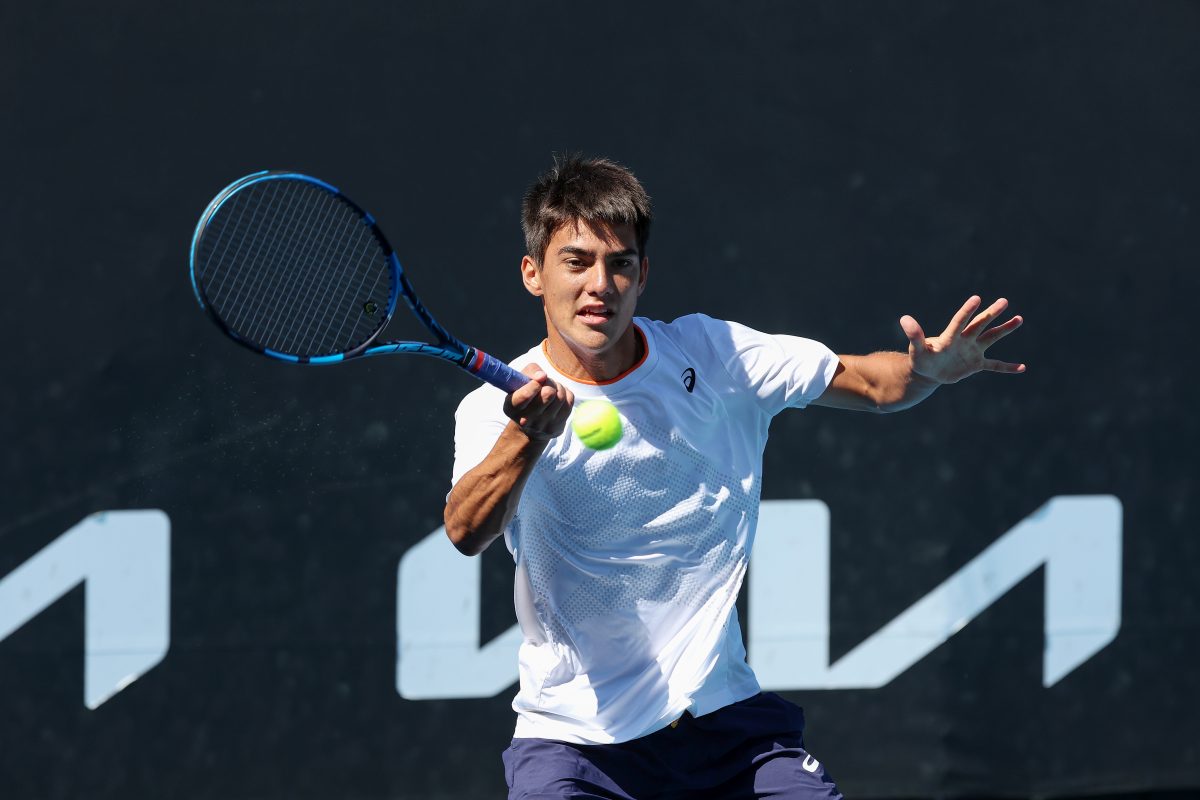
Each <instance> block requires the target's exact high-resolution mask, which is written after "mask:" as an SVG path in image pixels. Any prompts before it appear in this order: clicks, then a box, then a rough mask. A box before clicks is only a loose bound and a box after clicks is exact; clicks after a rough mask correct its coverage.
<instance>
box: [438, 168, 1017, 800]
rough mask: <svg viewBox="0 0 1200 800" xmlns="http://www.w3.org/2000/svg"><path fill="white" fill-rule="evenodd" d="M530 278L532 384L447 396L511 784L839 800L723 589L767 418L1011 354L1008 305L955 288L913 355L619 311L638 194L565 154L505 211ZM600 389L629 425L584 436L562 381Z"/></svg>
mask: <svg viewBox="0 0 1200 800" xmlns="http://www.w3.org/2000/svg"><path fill="white" fill-rule="evenodd" d="M522 222H523V226H524V229H525V238H526V245H527V248H528V253H529V254H528V255H526V256H525V258H524V259H523V260H522V262H521V277H522V280H523V281H524V283H525V288H526V289H528V290H529V292H530V294H532V295H534V296H535V297H540V298H542V306H543V309H544V312H545V316H546V339H545V341H543V342H542V343H541V344H540V345H538V346H537V347H534V348H533V349H532V350H530V351H529V352H528V353H526V354H525V355H523V356H521V357H520V358H518V359H517V360H516V361H514V362H513V364H514V366H515V367H517V368H518V369H521V370H522V371H523V372H524V373H525V374H526V375H528V376H529V379H530V380H529V383H528V384H526V385H525V386H524V387H522V388H521V389H518V390H517V391H515V392H513V393H512V394H510V395H508V396H504V394H503V393H502V392H501V391H500V390H498V389H495V388H492V387H490V386H483V387H480V388H479V389H477V390H475V391H473V392H471V393H470V394H469V395H467V397H466V398H464V400H463V401H462V403H461V405H460V406H459V408H458V413H457V415H456V420H457V425H456V430H455V462H454V475H453V490H452V491H451V493H450V496H449V498H448V500H447V503H446V513H445V519H446V532H447V534H448V535H449V537H450V539H451V541H452V542H453V543H454V545H455V546H456V547H457V548H458V549H459V550H460V551H462V552H463V553H465V554H468V555H476V554H478V553H481V552H483V550H484V549H485V548H486V547H487V546H488V545H489V544H491V543H492V541H494V540H495V539H496V538H498V537H499V536H501V535H502V534H503V535H504V536H505V538H506V542H507V544H508V548H509V550H510V551H511V552H512V554H513V557H514V559H515V561H516V581H515V590H514V593H515V602H516V610H517V618H518V621H519V622H520V625H521V629H522V631H523V633H524V643H523V644H522V645H521V650H520V657H519V660H520V675H521V686H520V691H519V692H518V694H517V696H516V698H515V699H514V701H513V708H514V710H515V711H516V712H517V727H516V733H515V736H514V738H513V741H512V745H511V747H509V749H508V750H507V751H506V752H505V754H504V762H505V766H506V778H507V780H508V784H509V797H510V798H512V799H513V800H519V799H520V798H609V799H611V798H620V799H621V800H648V799H649V798H697V797H712V798H743V797H744V798H752V797H776V798H801V797H802V798H817V797H823V798H833V797H840V794H839V793H838V791H837V788H836V787H835V785H834V783H833V781H832V779H830V778H829V776H828V775H827V774H826V772H825V770H824V767H823V766H822V765H821V764H820V763H819V762H818V761H817V760H816V759H815V758H813V757H812V756H810V755H809V754H808V753H807V752H805V750H804V744H803V729H804V718H803V712H802V711H801V710H800V709H799V708H798V707H796V706H794V705H791V704H790V703H787V702H786V701H784V700H782V699H781V698H779V697H778V696H776V695H773V694H763V693H761V692H760V690H759V687H758V683H757V681H756V680H755V678H754V674H753V672H752V671H751V670H750V668H749V666H748V665H747V663H746V654H745V650H744V649H743V647H742V636H741V630H740V627H739V625H738V618H737V612H736V609H735V607H734V600H735V599H736V597H737V593H738V590H739V589H740V587H741V584H742V578H743V576H744V575H745V571H746V564H747V560H748V558H749V555H750V546H751V543H752V541H753V538H754V528H755V524H756V521H757V516H758V505H759V490H760V486H761V479H760V473H761V468H762V453H763V448H764V446H765V445H766V440H767V427H768V425H769V423H770V420H771V418H772V417H773V416H774V415H775V414H777V413H779V412H780V411H782V410H783V409H784V408H789V407H790V408H803V407H804V406H806V405H808V404H809V403H815V404H817V405H824V406H832V407H835V408H848V409H863V410H870V411H895V410H899V409H903V408H907V407H909V406H912V405H914V404H916V403H918V402H920V401H921V400H924V399H925V398H926V397H928V396H929V395H930V394H931V393H932V392H933V391H934V390H935V389H936V388H937V387H938V386H940V385H941V384H943V383H954V382H956V381H959V380H961V379H963V378H965V377H967V376H969V375H972V374H974V373H975V372H979V371H982V370H991V371H996V372H1008V373H1016V372H1023V371H1024V365H1018V364H1009V363H1004V362H999V361H993V360H990V359H987V358H985V356H984V351H985V350H986V349H987V347H988V346H989V345H991V344H993V343H994V342H996V341H997V340H999V339H1000V338H1002V337H1004V336H1005V335H1007V334H1008V333H1010V332H1011V331H1013V330H1015V329H1016V328H1017V327H1018V326H1019V325H1020V324H1021V318H1020V317H1013V318H1012V319H1010V320H1008V321H1007V322H1005V323H1004V324H1002V325H998V326H996V327H993V328H990V329H988V327H987V326H988V325H989V324H990V323H991V322H992V321H993V320H994V319H996V317H997V316H998V315H999V314H1000V313H1001V312H1003V311H1004V309H1005V307H1006V305H1007V304H1006V302H1005V301H1004V300H997V301H996V302H995V303H993V304H992V305H991V306H990V307H988V308H987V309H986V310H984V311H982V312H979V313H977V312H978V309H979V307H980V300H979V298H978V297H972V298H971V299H970V300H968V301H967V302H966V303H965V304H964V305H963V307H962V308H961V309H959V311H958V313H957V314H955V315H954V318H953V319H952V320H951V322H950V325H949V327H947V328H946V330H945V331H944V332H943V333H942V334H941V335H940V336H937V337H933V338H929V339H926V338H925V335H924V333H923V332H922V330H921V327H920V326H919V325H918V324H917V322H916V320H914V319H913V318H912V317H909V316H905V317H903V318H901V320H900V325H901V327H902V328H903V329H904V333H905V334H906V335H907V337H908V339H909V349H908V353H907V354H904V353H875V354H873V355H869V356H846V355H842V356H838V355H834V354H833V352H831V351H830V350H829V349H828V348H826V347H825V346H824V345H821V344H819V343H817V342H814V341H811V340H808V339H801V338H797V337H793V336H770V335H766V334H762V333H759V332H757V331H754V330H751V329H750V328H747V327H745V326H742V325H738V324H736V323H731V322H720V321H717V320H714V319H711V318H709V317H706V316H703V315H692V316H686V317H682V318H680V319H677V320H675V321H674V322H671V323H663V322H657V321H652V320H648V319H644V318H635V317H634V311H635V309H636V307H637V300H638V297H639V295H641V293H642V291H643V290H644V289H645V288H646V280H647V276H648V275H649V270H650V261H649V259H648V258H647V256H646V240H647V237H648V235H649V229H650V201H649V198H648V197H647V195H646V193H645V191H644V190H643V188H642V186H641V185H640V184H639V183H638V181H637V179H636V178H634V176H633V175H632V174H631V173H630V172H629V171H628V170H626V169H624V168H623V167H620V166H618V165H616V164H613V163H611V162H609V161H604V160H581V159H577V158H572V159H568V160H565V161H562V162H561V163H559V164H557V165H556V167H555V168H554V169H552V170H551V171H550V172H548V173H547V174H546V175H544V176H542V177H541V178H540V179H539V180H538V181H537V183H536V184H534V186H533V187H532V188H531V189H530V190H529V192H528V194H527V195H526V197H525V202H524V207H523V211H522ZM577 398H578V399H581V400H582V399H592V398H605V399H607V400H609V401H611V402H612V403H613V404H615V406H616V408H617V409H618V411H619V412H620V415H621V418H622V422H623V427H624V435H623V437H622V438H621V440H620V441H619V442H618V443H617V444H616V445H615V446H614V447H613V448H611V449H608V450H604V451H593V450H589V449H588V448H586V447H585V446H584V445H583V444H582V443H581V442H580V441H579V440H578V437H576V436H575V435H574V433H573V432H572V430H571V429H570V427H569V426H568V425H567V421H568V418H569V416H570V413H571V407H572V404H573V403H574V402H575V400H576V399H577Z"/></svg>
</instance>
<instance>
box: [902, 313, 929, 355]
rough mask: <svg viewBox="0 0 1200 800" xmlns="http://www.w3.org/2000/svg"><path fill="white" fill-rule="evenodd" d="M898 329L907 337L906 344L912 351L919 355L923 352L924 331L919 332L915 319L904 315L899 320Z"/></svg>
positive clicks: (919, 327) (919, 328)
mask: <svg viewBox="0 0 1200 800" xmlns="http://www.w3.org/2000/svg"><path fill="white" fill-rule="evenodd" d="M900 329H901V330H903V331H904V335H905V336H907V337H908V344H909V346H910V347H911V348H912V349H913V350H914V351H916V352H918V353H919V352H923V351H924V350H925V331H923V330H921V326H920V325H919V324H918V323H917V321H916V320H915V319H913V318H912V317H911V316H909V315H908V314H905V315H904V316H903V317H901V318H900Z"/></svg>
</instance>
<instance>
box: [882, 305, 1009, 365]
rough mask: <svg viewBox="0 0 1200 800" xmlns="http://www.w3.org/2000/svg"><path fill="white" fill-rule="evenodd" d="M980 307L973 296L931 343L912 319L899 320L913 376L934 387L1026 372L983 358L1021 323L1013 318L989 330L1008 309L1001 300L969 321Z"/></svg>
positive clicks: (903, 318)
mask: <svg viewBox="0 0 1200 800" xmlns="http://www.w3.org/2000/svg"><path fill="white" fill-rule="evenodd" d="M982 303H983V301H982V300H981V299H980V298H979V296H977V295H976V296H972V297H971V298H970V299H968V300H967V302H965V303H963V307H962V308H960V309H959V310H958V313H957V314H955V315H954V318H953V319H952V320H950V324H949V325H947V326H946V330H944V331H942V333H941V335H939V336H935V337H933V338H931V339H926V338H925V332H924V331H922V330H921V326H920V325H919V324H918V323H917V321H916V320H915V319H913V318H912V317H911V316H909V315H907V314H905V315H904V316H903V317H901V318H900V327H901V328H902V329H904V335H905V336H907V337H908V356H909V358H910V359H912V370H913V372H914V373H915V374H917V375H922V376H924V377H926V378H929V379H930V380H932V381H936V382H937V383H958V382H959V381H961V380H962V379H963V378H966V377H969V376H971V375H974V374H975V373H976V372H985V371H986V372H1007V373H1010V374H1016V373H1020V372H1024V371H1025V365H1024V364H1013V363H1010V362H1008V361H997V360H996V359H992V358H985V357H984V354H985V353H986V351H987V349H988V348H989V347H991V346H992V345H993V344H995V343H996V342H998V341H1000V340H1001V339H1003V338H1004V337H1005V336H1007V335H1008V334H1010V333H1012V332H1013V331H1015V330H1016V329H1017V328H1019V327H1021V323H1022V322H1023V321H1024V320H1022V319H1021V317H1019V316H1015V317H1013V318H1012V319H1010V320H1008V321H1007V322H1005V323H1004V324H1002V325H997V326H996V327H994V328H988V327H987V326H988V325H989V324H990V323H991V322H992V321H993V320H995V319H996V318H997V317H998V316H999V315H1000V314H1001V313H1003V311H1004V309H1006V308H1008V301H1007V300H1005V299H1004V298H1003V297H1002V298H1000V299H999V300H997V301H996V302H994V303H992V304H991V305H990V306H988V307H987V309H985V310H984V311H981V312H980V313H979V314H977V315H976V316H975V317H974V318H973V319H972V318H971V315H972V314H975V312H976V311H978V310H979V307H980V305H982ZM968 319H970V322H968V321H967V320H968Z"/></svg>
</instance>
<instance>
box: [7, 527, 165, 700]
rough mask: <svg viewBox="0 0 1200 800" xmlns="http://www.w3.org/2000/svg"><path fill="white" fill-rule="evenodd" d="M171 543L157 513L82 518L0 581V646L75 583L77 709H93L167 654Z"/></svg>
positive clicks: (72, 587) (151, 667) (73, 586)
mask: <svg viewBox="0 0 1200 800" xmlns="http://www.w3.org/2000/svg"><path fill="white" fill-rule="evenodd" d="M170 542H171V523H170V520H168V519H167V515H166V514H164V513H163V512H162V511H158V510H149V511H108V512H103V511H102V512H99V513H96V514H91V515H89V516H87V517H85V518H84V519H83V521H82V522H80V523H79V524H77V525H75V526H74V527H73V528H71V529H70V530H68V531H67V532H66V533H64V534H63V535H61V536H59V537H58V538H57V539H55V540H54V541H53V542H51V543H50V544H48V545H46V546H45V547H44V548H42V550H41V551H40V552H38V553H37V554H36V555H34V556H33V557H32V558H30V559H29V560H28V561H26V562H25V563H24V564H22V565H21V566H19V567H17V568H16V569H15V570H13V571H12V572H10V573H9V574H8V575H6V576H4V578H3V579H0V641H3V640H4V639H7V638H8V636H9V635H10V634H12V633H13V631H15V630H17V629H18V628H20V627H21V626H22V625H24V624H25V623H26V622H28V621H29V620H31V619H33V618H34V617H36V616H37V615H38V614H40V613H41V612H42V611H44V610H45V609H46V608H47V607H49V606H50V605H52V604H53V603H54V602H55V601H57V600H58V599H59V598H60V597H62V596H63V595H65V594H66V593H67V592H70V591H71V590H72V589H74V588H75V587H76V586H78V585H79V584H81V583H82V584H83V585H84V623H83V626H84V633H83V646H84V650H83V702H84V704H86V705H87V707H88V708H91V709H95V708H97V707H99V706H100V705H101V704H102V703H103V702H105V701H106V700H108V699H109V698H111V697H112V696H113V695H115V694H116V693H117V692H120V691H121V690H122V689H124V688H125V687H126V686H128V685H129V684H131V683H133V682H134V681H135V680H137V679H138V678H140V677H141V676H142V675H144V674H145V673H146V672H148V671H149V670H151V669H153V668H154V666H155V665H156V664H158V663H159V662H160V661H162V659H163V656H165V655H166V653H167V647H168V645H169V643H170V609H171V598H170V580H171V577H170V573H171V568H170Z"/></svg>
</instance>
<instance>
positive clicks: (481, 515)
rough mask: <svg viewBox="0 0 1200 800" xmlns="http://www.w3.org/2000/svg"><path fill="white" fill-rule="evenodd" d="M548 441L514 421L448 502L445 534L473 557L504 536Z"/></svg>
mask: <svg viewBox="0 0 1200 800" xmlns="http://www.w3.org/2000/svg"><path fill="white" fill-rule="evenodd" d="M546 441H547V440H546V439H531V438H530V437H529V436H528V435H526V434H525V433H524V432H523V431H522V430H521V429H520V428H519V427H517V425H516V424H515V423H511V422H510V423H509V424H508V426H506V427H505V429H504V431H503V433H501V434H500V438H499V439H498V440H497V441H496V444H495V446H494V447H493V448H492V450H491V452H490V453H489V454H488V456H487V458H485V459H484V460H483V462H482V463H480V464H479V465H478V466H476V467H475V468H474V469H472V470H471V471H470V472H468V473H467V474H466V475H464V476H463V477H462V478H461V479H459V481H458V483H457V484H455V486H454V489H453V491H451V493H450V497H449V499H448V500H447V501H446V511H445V515H444V518H445V522H446V535H447V536H449V537H450V541H451V542H453V543H454V546H455V547H456V548H458V550H459V552H461V553H463V554H465V555H469V556H474V555H478V554H479V553H482V552H483V551H484V550H486V549H487V546H488V545H490V544H491V543H492V542H493V541H494V540H495V539H496V538H498V537H499V536H500V535H501V534H503V533H504V528H505V526H507V525H508V523H509V521H511V520H512V517H513V514H514V513H515V512H516V510H517V503H518V502H519V501H520V499H521V491H522V490H523V489H524V487H525V482H526V481H527V480H528V479H529V475H530V473H532V472H533V467H534V465H535V464H536V463H537V459H538V457H539V456H540V455H541V454H542V451H543V450H545V449H546Z"/></svg>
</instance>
